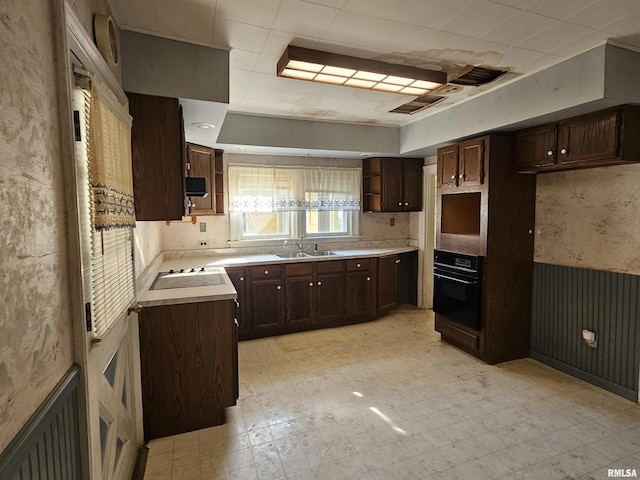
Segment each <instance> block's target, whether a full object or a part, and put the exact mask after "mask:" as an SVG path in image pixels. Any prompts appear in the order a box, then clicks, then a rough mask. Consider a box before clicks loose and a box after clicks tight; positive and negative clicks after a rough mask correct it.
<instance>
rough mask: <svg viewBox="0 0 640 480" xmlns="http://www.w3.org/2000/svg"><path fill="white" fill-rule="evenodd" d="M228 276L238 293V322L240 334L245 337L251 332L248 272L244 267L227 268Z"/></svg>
mask: <svg viewBox="0 0 640 480" xmlns="http://www.w3.org/2000/svg"><path fill="white" fill-rule="evenodd" d="M225 270H226V272H227V275H228V276H229V278H230V279H231V283H233V286H234V288H235V289H236V292H238V308H237V309H236V320H238V334H239V335H240V337H242V336H244V335H245V334H246V333H247V332H248V331H249V328H248V327H249V325H248V322H247V320H248V318H247V288H246V286H247V281H246V272H245V270H244V268H242V267H227V268H225Z"/></svg>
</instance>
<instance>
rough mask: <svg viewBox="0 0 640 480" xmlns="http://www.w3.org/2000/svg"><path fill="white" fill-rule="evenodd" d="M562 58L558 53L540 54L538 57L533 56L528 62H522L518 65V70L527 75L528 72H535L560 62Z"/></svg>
mask: <svg viewBox="0 0 640 480" xmlns="http://www.w3.org/2000/svg"><path fill="white" fill-rule="evenodd" d="M564 59H565V58H564V57H561V56H559V55H550V54H545V55H540V56H539V57H537V58H534V59H533V60H531V61H530V62H527V63H523V64H522V65H520V66H519V67H518V71H520V72H522V73H524V74H526V75H528V74H531V73H534V72H537V71H539V70H544V69H545V68H549V67H550V66H552V65H555V64H557V63H560V62H561V61H563V60H564Z"/></svg>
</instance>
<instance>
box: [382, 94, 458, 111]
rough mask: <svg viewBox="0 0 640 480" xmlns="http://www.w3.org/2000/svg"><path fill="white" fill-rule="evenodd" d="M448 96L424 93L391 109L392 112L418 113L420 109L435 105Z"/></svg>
mask: <svg viewBox="0 0 640 480" xmlns="http://www.w3.org/2000/svg"><path fill="white" fill-rule="evenodd" d="M445 98H447V97H441V96H440V95H429V94H427V95H423V96H421V97H418V98H416V99H415V100H411V101H410V102H407V103H405V104H403V105H400V106H399V107H397V108H394V109H393V110H391V111H390V113H405V114H408V115H411V114H413V113H417V112H419V111H420V110H423V109H425V108H427V107H430V106H432V105H435V104H436V103H439V102H441V101H442V100H444V99H445Z"/></svg>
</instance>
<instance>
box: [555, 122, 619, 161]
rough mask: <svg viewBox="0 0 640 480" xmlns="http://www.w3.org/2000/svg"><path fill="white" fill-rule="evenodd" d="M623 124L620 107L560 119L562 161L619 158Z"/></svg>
mask: <svg viewBox="0 0 640 480" xmlns="http://www.w3.org/2000/svg"><path fill="white" fill-rule="evenodd" d="M619 124H620V115H619V110H605V111H604V112H598V113H594V114H591V115H583V116H580V117H577V118H570V119H568V120H564V121H562V122H560V124H559V126H558V155H557V157H558V164H567V163H574V162H584V161H586V160H588V161H595V162H598V161H601V160H607V159H613V158H616V157H617V156H618V128H619Z"/></svg>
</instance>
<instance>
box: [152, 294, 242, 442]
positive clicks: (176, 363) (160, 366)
mask: <svg viewBox="0 0 640 480" xmlns="http://www.w3.org/2000/svg"><path fill="white" fill-rule="evenodd" d="M233 326H234V324H233V301H231V300H221V301H216V302H201V303H185V304H180V305H163V306H156V307H145V309H144V310H142V312H141V313H140V316H139V328H140V363H141V372H140V373H141V378H142V393H143V395H142V401H143V417H144V419H143V420H144V431H145V438H146V439H147V440H148V439H152V438H158V437H166V436H168V435H175V434H178V433H183V432H188V431H192V430H197V429H201V428H207V427H211V426H214V425H220V424H222V423H224V419H225V414H224V409H225V408H226V407H229V406H231V405H235V403H236V398H237V397H236V381H237V379H236V378H235V375H236V371H235V369H234V355H235V350H236V347H237V346H236V344H235V343H234V336H233Z"/></svg>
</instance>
